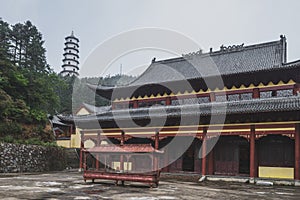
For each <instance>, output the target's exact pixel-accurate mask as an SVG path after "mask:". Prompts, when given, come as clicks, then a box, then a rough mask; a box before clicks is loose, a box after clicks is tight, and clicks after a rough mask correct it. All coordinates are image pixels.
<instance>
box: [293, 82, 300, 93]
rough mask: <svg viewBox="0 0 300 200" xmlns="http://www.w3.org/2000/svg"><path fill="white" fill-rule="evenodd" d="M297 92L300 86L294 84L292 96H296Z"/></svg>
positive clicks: (299, 90)
mask: <svg viewBox="0 0 300 200" xmlns="http://www.w3.org/2000/svg"><path fill="white" fill-rule="evenodd" d="M299 92H300V85H299V84H298V83H296V84H295V85H294V88H293V95H298V93H299Z"/></svg>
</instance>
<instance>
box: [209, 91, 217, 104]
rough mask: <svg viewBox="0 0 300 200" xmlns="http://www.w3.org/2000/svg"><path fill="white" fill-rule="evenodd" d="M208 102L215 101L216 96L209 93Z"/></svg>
mask: <svg viewBox="0 0 300 200" xmlns="http://www.w3.org/2000/svg"><path fill="white" fill-rule="evenodd" d="M209 100H210V101H211V102H214V101H216V94H215V93H214V92H211V93H209Z"/></svg>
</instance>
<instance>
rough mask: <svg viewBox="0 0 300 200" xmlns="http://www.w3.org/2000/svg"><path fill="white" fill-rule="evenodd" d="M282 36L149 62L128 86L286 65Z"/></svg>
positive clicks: (101, 88) (276, 67) (284, 41)
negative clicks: (271, 40)
mask: <svg viewBox="0 0 300 200" xmlns="http://www.w3.org/2000/svg"><path fill="white" fill-rule="evenodd" d="M285 57H286V39H285V37H282V38H281V39H280V40H278V41H273V42H268V43H261V44H256V45H250V46H245V47H244V46H243V47H240V48H232V49H231V50H220V51H215V52H210V53H200V52H198V53H192V54H188V55H185V56H183V57H179V58H173V59H167V60H161V61H155V62H153V63H152V64H151V65H150V66H149V67H148V68H147V69H146V71H145V72H144V73H142V74H141V75H140V76H139V77H138V78H137V79H135V80H134V81H132V82H131V83H129V84H128V85H124V86H118V87H119V88H122V87H130V86H141V85H145V84H155V83H163V82H170V81H178V80H187V79H196V78H205V77H210V76H215V75H229V74H238V73H247V72H256V71H262V70H272V69H278V68H284V67H287V66H286V65H284V63H285ZM89 87H90V88H91V89H93V90H102V91H105V90H111V89H113V87H106V86H92V85H89Z"/></svg>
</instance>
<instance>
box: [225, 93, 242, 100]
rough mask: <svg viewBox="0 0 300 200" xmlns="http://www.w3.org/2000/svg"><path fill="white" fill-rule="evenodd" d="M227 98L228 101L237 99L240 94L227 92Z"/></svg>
mask: <svg viewBox="0 0 300 200" xmlns="http://www.w3.org/2000/svg"><path fill="white" fill-rule="evenodd" d="M227 99H228V101H239V100H240V95H239V94H229V95H228V97H227Z"/></svg>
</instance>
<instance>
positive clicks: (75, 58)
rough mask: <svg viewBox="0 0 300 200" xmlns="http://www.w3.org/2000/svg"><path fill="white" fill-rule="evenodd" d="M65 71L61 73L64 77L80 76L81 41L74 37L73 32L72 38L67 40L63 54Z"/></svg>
mask: <svg viewBox="0 0 300 200" xmlns="http://www.w3.org/2000/svg"><path fill="white" fill-rule="evenodd" d="M63 56H64V58H63V60H62V61H63V65H62V68H63V70H62V71H61V72H60V74H61V75H62V76H66V75H69V76H72V75H75V76H78V75H79V73H78V70H79V67H78V65H79V39H78V38H77V37H75V36H74V32H73V31H72V33H71V35H70V36H67V37H66V38H65V48H64V54H63Z"/></svg>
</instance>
